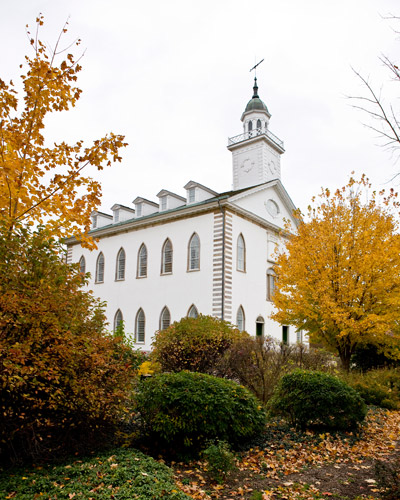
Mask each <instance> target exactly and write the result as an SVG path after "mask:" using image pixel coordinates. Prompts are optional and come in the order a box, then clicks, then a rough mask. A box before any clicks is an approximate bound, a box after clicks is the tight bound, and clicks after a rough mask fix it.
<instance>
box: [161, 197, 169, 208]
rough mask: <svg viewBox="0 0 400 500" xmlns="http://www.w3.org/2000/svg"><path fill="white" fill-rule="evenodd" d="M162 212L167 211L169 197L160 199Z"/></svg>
mask: <svg viewBox="0 0 400 500" xmlns="http://www.w3.org/2000/svg"><path fill="white" fill-rule="evenodd" d="M160 203H161V210H167V197H166V196H163V197H162V198H160Z"/></svg>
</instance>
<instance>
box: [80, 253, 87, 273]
mask: <svg viewBox="0 0 400 500" xmlns="http://www.w3.org/2000/svg"><path fill="white" fill-rule="evenodd" d="M79 272H80V273H82V274H85V273H86V260H85V257H84V256H83V255H82V257H81V258H80V259H79Z"/></svg>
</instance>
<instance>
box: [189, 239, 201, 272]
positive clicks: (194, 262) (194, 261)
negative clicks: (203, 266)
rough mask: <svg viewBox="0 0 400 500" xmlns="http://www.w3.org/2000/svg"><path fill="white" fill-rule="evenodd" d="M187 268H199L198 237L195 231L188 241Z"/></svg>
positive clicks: (194, 269)
mask: <svg viewBox="0 0 400 500" xmlns="http://www.w3.org/2000/svg"><path fill="white" fill-rule="evenodd" d="M188 269H189V271H198V270H199V269H200V238H199V237H198V236H197V234H196V233H194V234H193V235H192V237H191V238H190V241H189V255H188Z"/></svg>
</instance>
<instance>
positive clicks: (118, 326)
mask: <svg viewBox="0 0 400 500" xmlns="http://www.w3.org/2000/svg"><path fill="white" fill-rule="evenodd" d="M123 325H124V319H123V317H122V312H121V310H120V309H118V311H117V312H116V313H115V316H114V333H122V332H121V331H120V330H122V327H123Z"/></svg>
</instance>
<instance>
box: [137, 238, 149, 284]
mask: <svg viewBox="0 0 400 500" xmlns="http://www.w3.org/2000/svg"><path fill="white" fill-rule="evenodd" d="M146 276H147V248H146V245H145V244H144V243H143V244H142V245H141V247H140V248H139V253H138V268H137V277H138V278H145V277H146Z"/></svg>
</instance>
